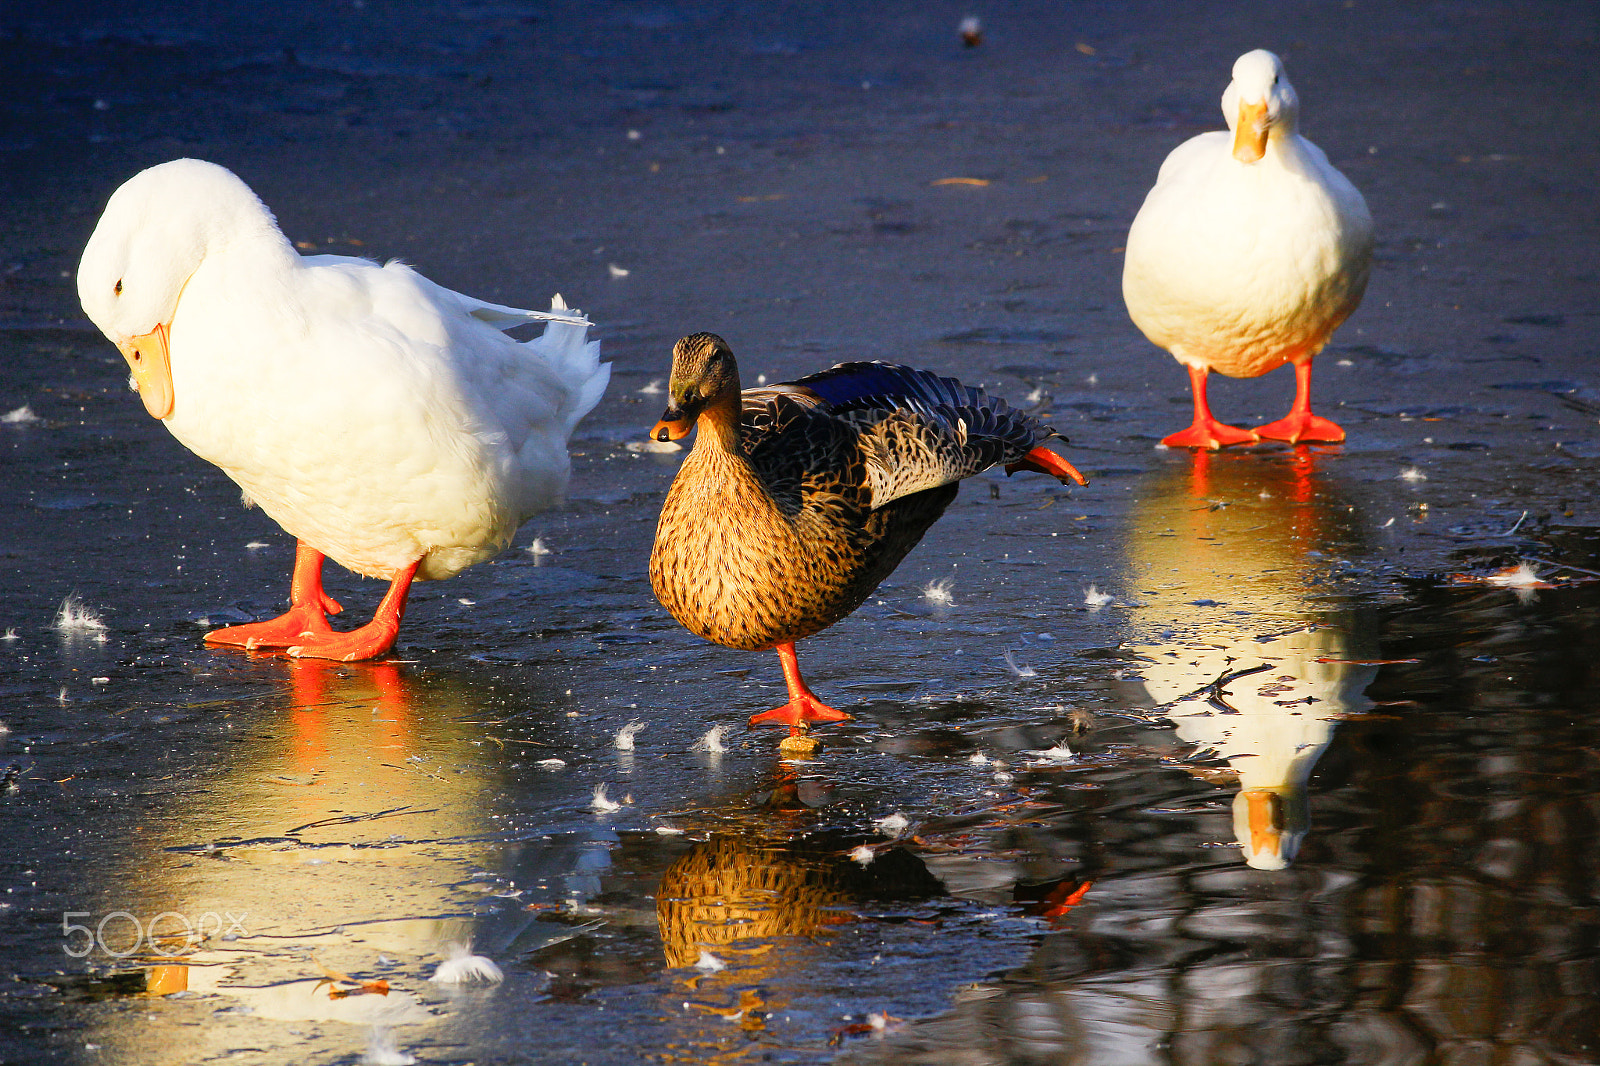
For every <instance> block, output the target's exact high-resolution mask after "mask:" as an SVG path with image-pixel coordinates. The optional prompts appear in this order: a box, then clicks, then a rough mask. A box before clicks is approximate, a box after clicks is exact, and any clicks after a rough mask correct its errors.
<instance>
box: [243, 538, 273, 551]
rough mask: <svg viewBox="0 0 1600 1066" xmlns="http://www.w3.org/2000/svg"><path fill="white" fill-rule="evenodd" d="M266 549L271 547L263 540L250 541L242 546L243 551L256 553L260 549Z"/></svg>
mask: <svg viewBox="0 0 1600 1066" xmlns="http://www.w3.org/2000/svg"><path fill="white" fill-rule="evenodd" d="M268 547H271V545H269V544H268V543H267V542H266V541H264V540H252V541H250V542H249V543H247V544H246V545H245V546H244V549H245V551H252V552H258V551H260V550H261V549H262V548H268Z"/></svg>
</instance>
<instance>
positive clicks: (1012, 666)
mask: <svg viewBox="0 0 1600 1066" xmlns="http://www.w3.org/2000/svg"><path fill="white" fill-rule="evenodd" d="M1005 660H1006V668H1007V669H1009V670H1010V671H1011V672H1012V673H1013V674H1016V675H1017V676H1018V677H1037V676H1039V671H1037V670H1035V669H1034V668H1033V667H1031V666H1028V665H1027V664H1022V665H1018V663H1017V660H1016V659H1015V658H1014V657H1013V656H1012V654H1011V653H1010V652H1009V651H1008V652H1006V653H1005Z"/></svg>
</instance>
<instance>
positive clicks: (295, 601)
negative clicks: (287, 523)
mask: <svg viewBox="0 0 1600 1066" xmlns="http://www.w3.org/2000/svg"><path fill="white" fill-rule="evenodd" d="M322 559H323V556H322V553H321V552H319V551H317V550H316V549H315V548H310V547H307V546H306V545H304V544H299V543H297V544H296V545H295V549H294V577H293V578H291V579H290V581H289V609H288V610H287V611H285V612H284V613H283V614H280V615H279V616H278V617H276V618H273V619H269V620H268V621H265V622H250V623H247V624H245V625H242V626H229V627H228V628H226V629H213V630H212V631H211V632H209V633H207V634H206V643H207V644H233V645H237V646H238V647H241V648H247V649H252V650H253V649H255V648H287V647H288V646H289V645H291V644H295V643H298V642H299V641H300V640H301V639H302V638H305V637H312V636H316V635H318V634H326V633H332V632H333V627H332V626H330V625H328V615H330V614H338V613H339V612H340V611H341V610H343V608H342V607H340V606H339V604H338V603H337V602H336V601H335V600H334V599H333V597H331V596H329V595H328V594H327V593H325V592H323V591H322Z"/></svg>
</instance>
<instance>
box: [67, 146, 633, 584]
mask: <svg viewBox="0 0 1600 1066" xmlns="http://www.w3.org/2000/svg"><path fill="white" fill-rule="evenodd" d="M142 230H155V231H156V233H154V234H144V233H141V231H142ZM163 258H165V260H167V261H166V262H161V260H162V259H163ZM119 281H120V282H121V283H122V286H123V291H122V292H121V293H119V294H118V296H117V297H116V298H115V299H113V297H112V292H113V288H114V282H119ZM174 283H175V284H176V290H175V291H173V292H172V293H171V296H170V300H166V299H158V298H155V297H154V296H149V295H148V294H146V293H144V292H142V291H141V290H142V289H143V288H145V287H148V288H151V289H161V288H165V289H172V288H173V285H174ZM79 289H80V294H81V296H82V299H83V303H84V308H85V310H86V311H88V313H89V315H90V317H91V319H93V320H94V321H95V324H96V325H98V326H99V327H100V328H101V329H102V331H104V332H105V333H106V335H107V336H108V337H110V338H111V339H112V340H113V341H115V342H117V343H118V344H119V346H120V345H122V344H123V342H124V341H125V340H126V338H128V337H130V336H138V335H139V334H140V333H142V332H145V331H148V330H149V329H150V328H152V327H153V326H155V324H156V323H157V322H158V321H159V322H165V323H166V324H167V337H168V354H169V359H170V368H171V396H172V400H171V408H170V413H168V414H167V415H166V417H165V419H164V421H165V422H166V423H167V427H168V429H170V430H171V431H172V434H173V436H175V437H177V438H178V440H179V441H181V442H182V443H183V444H184V445H185V446H186V447H188V448H189V449H190V450H191V451H193V452H194V453H195V454H196V455H199V456H200V457H201V458H203V459H206V460H208V461H210V462H212V463H214V464H216V465H217V466H218V467H220V468H221V469H222V470H223V471H224V472H225V473H227V474H228V476H229V477H231V478H233V479H234V480H235V481H236V482H238V483H239V485H240V486H241V487H242V488H243V489H244V492H245V494H246V496H247V497H248V498H249V499H250V500H252V501H254V502H255V503H257V504H259V505H260V507H261V508H262V510H264V511H265V512H266V513H267V514H268V515H270V516H271V517H272V519H273V520H274V521H276V522H277V523H278V524H279V525H281V526H282V527H283V528H284V529H285V530H286V531H287V532H289V533H291V534H292V535H294V536H295V537H296V538H298V539H299V540H301V541H303V542H304V543H305V544H307V545H309V546H311V547H313V548H315V549H317V550H318V551H320V552H322V553H324V554H326V555H327V556H329V557H331V558H332V559H334V560H335V561H336V562H338V563H340V564H341V565H343V566H345V567H347V568H349V569H351V570H354V571H357V572H358V573H362V574H366V575H369V576H373V577H383V578H389V577H392V576H394V575H395V573H396V572H397V571H399V570H401V569H402V568H404V567H406V566H408V565H410V564H411V563H412V562H413V561H415V560H417V559H419V558H420V559H421V563H420V564H419V566H418V569H417V574H416V576H417V577H418V578H421V579H438V578H445V577H449V576H451V575H453V574H455V573H458V572H459V571H461V570H463V569H465V568H466V567H468V566H470V565H472V564H473V563H476V562H479V561H481V560H483V559H486V558H489V557H490V556H492V555H494V554H495V553H496V552H498V551H500V550H501V549H502V548H504V547H505V545H506V544H507V543H509V541H510V539H511V537H512V535H513V534H514V533H515V531H516V529H517V527H518V526H519V525H520V524H521V523H522V521H523V520H524V519H526V518H527V517H528V516H529V515H531V514H533V513H534V512H536V511H538V510H540V509H542V508H545V507H548V506H550V505H552V504H554V503H556V502H558V501H559V500H560V498H561V496H562V493H563V491H564V489H565V487H566V484H567V480H568V477H569V473H570V468H571V467H570V460H569V459H568V456H567V449H566V444H567V439H568V437H569V436H570V434H571V432H572V430H573V427H574V426H575V425H576V423H577V422H578V420H579V419H580V418H582V417H583V415H584V414H586V413H587V412H588V411H589V410H590V409H591V408H593V407H594V405H595V404H596V403H597V402H599V399H600V396H601V394H602V392H603V391H604V389H605V385H606V382H607V379H608V378H609V375H610V367H609V365H602V364H600V363H599V362H598V350H599V343H598V342H590V341H586V340H585V334H586V326H585V325H581V324H569V323H566V322H552V323H550V324H549V325H548V326H547V327H546V332H545V333H544V335H543V336H540V337H537V338H534V339H532V340H530V341H526V342H518V341H515V340H513V339H511V338H509V337H507V336H505V334H503V333H502V332H500V329H498V328H496V326H497V325H498V326H502V327H503V326H509V325H513V324H517V323H522V322H527V321H528V320H529V319H530V318H533V317H549V316H541V315H539V314H538V313H534V312H524V311H519V310H517V309H515V308H507V307H500V306H497V305H493V304H486V303H482V302H480V301H476V300H473V299H472V298H471V297H467V296H463V295H462V294H460V293H456V292H452V291H450V290H448V289H445V288H442V287H441V286H438V285H435V284H434V283H432V282H430V281H428V280H427V279H426V278H424V277H422V276H421V275H419V274H417V273H416V272H415V271H413V270H412V269H410V268H409V267H407V266H404V265H403V264H399V263H390V264H388V265H386V266H379V265H378V264H376V263H373V262H370V261H368V260H364V259H355V258H347V257H342V256H311V257H304V258H303V257H301V256H300V255H299V254H298V253H296V251H295V250H294V248H293V247H292V246H291V245H290V243H289V241H288V240H287V239H286V238H285V237H284V236H283V234H282V233H281V232H280V231H279V230H278V228H277V225H276V223H275V222H274V221H273V219H272V216H271V214H270V213H269V212H268V211H267V209H266V208H265V207H264V206H263V205H262V204H261V203H260V201H259V200H257V199H256V198H255V196H254V194H253V193H251V192H250V191H249V189H248V188H247V187H246V186H245V185H244V184H243V182H240V181H239V179H238V178H236V177H234V176H233V175H232V174H231V173H229V172H228V171H226V170H224V169H223V168H221V167H216V166H214V165H212V164H209V163H201V162H199V161H196V160H177V161H174V162H172V163H167V164H163V165H162V166H159V167H154V168H151V169H150V170H147V171H145V172H143V173H141V174H139V175H137V176H135V177H134V178H133V179H131V180H130V181H129V182H128V183H127V184H125V185H124V186H123V187H122V188H121V189H119V190H118V192H117V193H116V194H115V195H113V197H112V199H111V201H110V203H109V204H108V205H107V208H106V212H105V215H104V216H103V217H102V219H101V222H100V225H99V227H97V229H96V231H95V234H94V236H93V237H92V238H91V239H90V242H89V245H88V248H87V249H86V250H85V252H84V257H83V262H82V265H81V267H80V270H79ZM146 303H153V304H154V305H156V306H158V308H159V307H160V306H165V308H166V310H165V312H164V314H165V317H162V315H163V312H162V311H160V310H157V311H156V312H154V316H155V317H151V316H152V312H151V311H149V310H145V309H143V307H144V304H146ZM555 306H556V308H557V309H558V310H560V309H562V308H563V307H564V305H562V303H561V301H560V298H559V297H557V298H556V301H555ZM141 388H142V386H141ZM147 402H148V401H147ZM152 413H155V412H152Z"/></svg>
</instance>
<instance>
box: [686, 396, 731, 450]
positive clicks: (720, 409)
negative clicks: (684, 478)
mask: <svg viewBox="0 0 1600 1066" xmlns="http://www.w3.org/2000/svg"><path fill="white" fill-rule="evenodd" d="M740 406H741V405H740V400H739V390H738V389H732V390H729V391H727V392H724V393H723V394H722V395H720V396H718V397H717V398H716V399H714V400H712V401H711V402H710V403H708V404H707V405H706V406H705V408H704V409H703V410H702V411H701V412H700V417H699V419H698V420H697V421H696V422H695V429H696V431H697V437H696V440H695V447H696V448H715V449H716V450H718V451H723V452H728V453H730V454H733V455H738V454H739V410H740Z"/></svg>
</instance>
